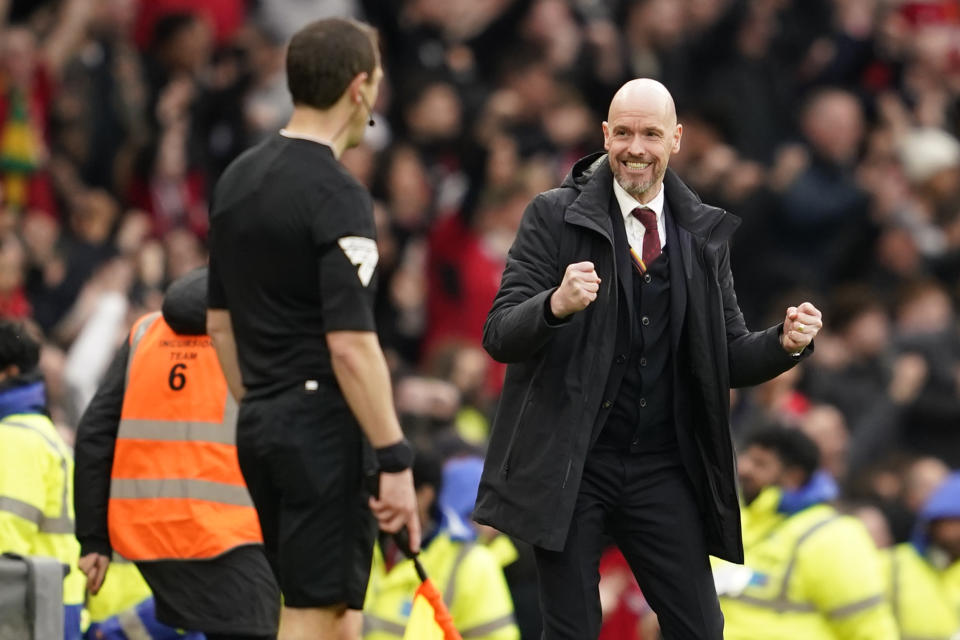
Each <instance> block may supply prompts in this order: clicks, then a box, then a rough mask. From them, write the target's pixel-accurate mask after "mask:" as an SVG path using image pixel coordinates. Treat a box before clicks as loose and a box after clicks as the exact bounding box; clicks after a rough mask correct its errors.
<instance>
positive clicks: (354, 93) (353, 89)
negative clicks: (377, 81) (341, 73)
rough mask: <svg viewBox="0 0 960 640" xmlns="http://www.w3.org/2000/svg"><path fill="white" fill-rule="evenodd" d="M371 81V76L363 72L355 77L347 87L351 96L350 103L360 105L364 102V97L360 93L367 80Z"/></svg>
mask: <svg viewBox="0 0 960 640" xmlns="http://www.w3.org/2000/svg"><path fill="white" fill-rule="evenodd" d="M369 79H370V74H369V73H367V72H366V71H361V72H360V73H358V74H357V75H355V76H354V77H353V80H351V81H350V84H349V85H347V94H348V95H349V96H350V102H355V103H356V104H360V103H361V102H362V101H363V96H362V95H361V93H360V88H361V87H362V86H363V85H364V84H366V82H367V80H369Z"/></svg>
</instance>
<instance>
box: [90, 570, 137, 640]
mask: <svg viewBox="0 0 960 640" xmlns="http://www.w3.org/2000/svg"><path fill="white" fill-rule="evenodd" d="M152 597H153V593H152V592H151V591H150V587H149V586H148V585H147V582H146V580H144V579H143V576H142V575H140V571H139V570H138V569H137V565H135V564H133V563H132V562H126V561H123V560H121V561H118V560H117V558H116V557H115V558H114V560H113V562H111V563H110V567H109V568H108V569H107V576H106V579H104V581H103V586H102V587H101V588H100V591H98V592H97V595H92V596H90V597H89V598H88V599H87V604H86V609H87V612H88V613H89V614H90V621H91V622H93V623H99V622H103V621H104V620H107V619H109V618H112V617H113V616H117V615H120V616H123V615H125V614H127V615H129V614H130V613H134V610H135V609H136V607H137V605H138V604H140V603H141V602H143V601H144V600H149V599H150V598H152ZM134 615H135V614H134ZM128 635H129V634H128Z"/></svg>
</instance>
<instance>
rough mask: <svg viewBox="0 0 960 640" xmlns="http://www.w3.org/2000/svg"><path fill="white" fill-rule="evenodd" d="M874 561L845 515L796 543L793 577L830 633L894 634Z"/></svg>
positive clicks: (889, 638) (865, 637) (867, 542)
mask: <svg viewBox="0 0 960 640" xmlns="http://www.w3.org/2000/svg"><path fill="white" fill-rule="evenodd" d="M880 567H881V561H880V555H879V553H878V552H877V548H876V546H874V544H873V541H872V540H871V539H870V536H869V534H868V533H867V531H866V529H864V528H863V525H861V524H860V523H859V522H857V521H856V520H854V519H853V518H849V517H844V518H841V519H840V520H838V521H836V522H834V523H831V524H830V525H828V526H826V527H823V528H822V529H821V530H820V531H818V532H817V533H816V534H814V536H813V537H812V538H810V540H808V541H807V542H806V543H805V544H804V545H803V546H802V547H801V548H800V551H799V556H798V558H797V569H798V574H799V575H798V577H799V579H800V580H801V582H802V584H803V589H804V592H805V593H807V594H809V596H810V600H811V601H812V602H813V604H814V605H815V606H816V607H817V610H818V611H820V612H821V613H822V614H823V616H824V618H825V619H826V620H827V623H828V624H829V625H830V628H831V630H832V631H833V636H834V637H835V638H838V639H840V640H895V639H896V638H898V637H899V634H898V632H897V623H896V620H895V619H894V617H893V613H892V610H891V607H890V603H889V601H888V600H887V599H886V597H885V594H884V590H883V576H882V575H881V572H880Z"/></svg>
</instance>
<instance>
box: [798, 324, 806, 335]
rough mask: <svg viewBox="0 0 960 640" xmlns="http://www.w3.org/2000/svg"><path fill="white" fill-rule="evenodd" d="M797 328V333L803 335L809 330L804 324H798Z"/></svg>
mask: <svg viewBox="0 0 960 640" xmlns="http://www.w3.org/2000/svg"><path fill="white" fill-rule="evenodd" d="M796 328H797V333H803V332H805V331H806V330H807V327H806V325H804V324H803V323H802V322H798V323H797V327H796Z"/></svg>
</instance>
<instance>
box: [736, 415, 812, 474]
mask: <svg viewBox="0 0 960 640" xmlns="http://www.w3.org/2000/svg"><path fill="white" fill-rule="evenodd" d="M750 447H760V448H762V449H767V450H769V451H772V452H773V453H774V454H776V456H777V457H778V458H780V462H782V463H783V465H784V466H786V467H796V468H798V469H800V470H801V471H803V475H804V482H807V481H808V480H809V479H810V476H812V475H813V473H814V472H815V471H816V470H817V469H819V468H820V450H819V449H818V448H817V445H816V444H815V443H814V442H813V440H811V439H810V438H809V437H808V436H807V435H806V434H805V433H803V432H802V431H800V430H799V429H788V428H786V427H779V426H776V427H764V428H761V429H758V430H756V431H754V432H753V433H751V434H750V435H749V436H747V439H746V441H745V442H744V446H743V448H744V449H748V448H750Z"/></svg>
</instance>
